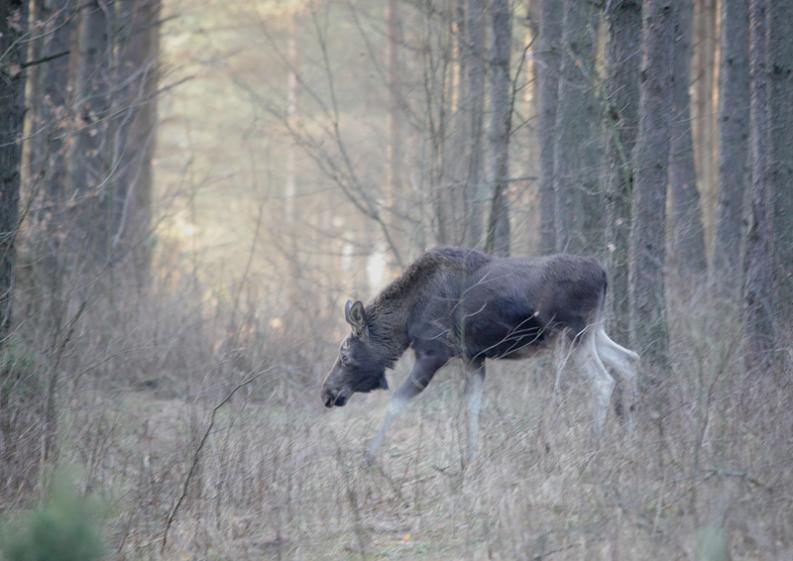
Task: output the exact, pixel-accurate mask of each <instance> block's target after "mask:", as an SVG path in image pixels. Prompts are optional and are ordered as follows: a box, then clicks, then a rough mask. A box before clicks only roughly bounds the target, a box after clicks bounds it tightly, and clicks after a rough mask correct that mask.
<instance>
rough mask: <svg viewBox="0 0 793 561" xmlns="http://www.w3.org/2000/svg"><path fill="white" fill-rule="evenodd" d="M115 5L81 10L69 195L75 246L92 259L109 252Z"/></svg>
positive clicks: (95, 3) (95, 1) (94, 0)
mask: <svg viewBox="0 0 793 561" xmlns="http://www.w3.org/2000/svg"><path fill="white" fill-rule="evenodd" d="M111 16H112V6H111V5H109V4H107V3H105V2H104V1H101V0H89V1H87V2H85V3H84V4H83V5H82V9H81V10H80V25H79V39H78V42H79V47H78V48H79V51H78V59H77V70H76V73H77V75H76V79H75V96H74V99H75V101H74V112H75V115H76V124H75V127H76V131H75V133H74V138H73V141H72V143H71V148H72V149H71V150H70V152H69V156H68V158H69V164H68V165H69V176H70V177H69V181H70V191H71V192H70V194H69V197H70V198H71V200H72V201H73V203H72V204H73V206H72V209H71V210H72V217H73V219H72V220H71V221H70V222H71V224H70V228H71V229H72V232H71V235H70V240H71V242H70V244H69V248H70V251H74V252H75V254H76V255H80V256H83V257H84V258H85V259H86V263H88V264H96V265H105V264H106V263H107V260H108V258H109V248H110V221H109V216H108V213H107V207H108V205H107V204H106V203H107V199H108V198H109V196H110V189H109V185H110V183H111V182H110V177H109V173H110V166H109V165H108V164H109V156H110V153H109V152H110V150H109V145H108V143H109V141H110V138H109V136H108V135H107V134H106V132H107V120H106V119H107V117H108V114H109V109H110V98H109V92H110V86H111V80H110V73H111V65H112V56H113V53H112V48H111V44H110V32H111V22H112V18H111Z"/></svg>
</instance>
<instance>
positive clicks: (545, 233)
mask: <svg viewBox="0 0 793 561" xmlns="http://www.w3.org/2000/svg"><path fill="white" fill-rule="evenodd" d="M539 12H540V18H539V19H540V33H539V36H538V38H537V50H536V51H535V59H536V61H537V65H536V67H535V68H536V69H537V70H536V76H537V117H538V120H539V125H538V126H539V137H540V139H539V144H540V179H539V198H540V253H541V254H543V255H545V254H548V253H553V252H554V251H556V226H555V222H554V217H555V210H554V209H555V195H554V175H553V174H554V152H553V150H554V142H555V138H556V132H555V131H556V107H557V100H558V95H559V66H560V61H561V55H560V53H561V43H562V18H563V11H562V3H561V2H560V1H559V0H540V9H539Z"/></svg>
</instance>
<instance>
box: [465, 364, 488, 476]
mask: <svg viewBox="0 0 793 561" xmlns="http://www.w3.org/2000/svg"><path fill="white" fill-rule="evenodd" d="M465 373H466V379H465V403H466V406H467V407H468V451H467V454H466V459H467V460H468V461H469V462H470V461H471V460H473V459H474V458H475V457H476V454H477V436H478V434H479V410H480V409H481V407H482V388H483V387H484V383H485V361H484V360H478V361H474V362H466V363H465Z"/></svg>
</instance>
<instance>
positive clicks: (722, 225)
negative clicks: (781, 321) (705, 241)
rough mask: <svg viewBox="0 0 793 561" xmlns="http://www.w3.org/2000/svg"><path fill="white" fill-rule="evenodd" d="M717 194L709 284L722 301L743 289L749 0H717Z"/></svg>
mask: <svg viewBox="0 0 793 561" xmlns="http://www.w3.org/2000/svg"><path fill="white" fill-rule="evenodd" d="M719 74H720V77H721V84H720V86H719V135H720V136H719V193H718V203H717V209H716V225H715V232H714V237H713V255H712V257H711V286H713V288H714V290H715V293H716V294H717V295H718V296H719V297H722V298H724V299H726V300H730V301H734V300H737V296H738V293H739V290H740V288H741V278H742V275H741V271H742V267H741V263H742V259H741V255H742V251H741V239H742V237H743V236H742V230H743V197H744V185H745V182H746V181H747V179H748V174H749V169H748V151H749V112H748V111H746V108H747V107H749V3H748V0H722V2H721V70H720V72H719Z"/></svg>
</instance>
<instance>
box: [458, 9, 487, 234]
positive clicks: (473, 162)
mask: <svg viewBox="0 0 793 561" xmlns="http://www.w3.org/2000/svg"><path fill="white" fill-rule="evenodd" d="M465 20H466V21H465V33H466V39H467V41H466V44H467V47H468V52H467V57H466V63H465V68H466V73H467V75H466V80H467V82H468V83H467V85H466V99H465V100H464V102H463V103H464V105H465V107H466V111H467V112H468V118H469V121H468V127H467V132H468V135H469V146H470V149H469V152H468V166H467V172H466V174H465V203H466V204H465V213H466V216H465V223H466V232H465V245H467V246H469V247H477V246H479V245H480V244H481V242H482V241H483V240H482V212H483V202H484V201H485V200H487V195H486V193H484V192H483V191H484V189H483V186H484V181H483V177H482V175H483V174H482V163H483V160H484V158H483V142H482V136H483V134H482V130H483V120H484V101H485V51H484V44H485V29H484V25H485V8H484V5H483V0H468V4H467V7H466V14H465Z"/></svg>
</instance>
